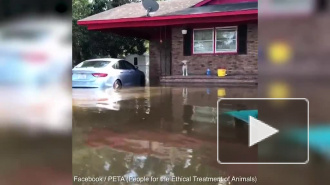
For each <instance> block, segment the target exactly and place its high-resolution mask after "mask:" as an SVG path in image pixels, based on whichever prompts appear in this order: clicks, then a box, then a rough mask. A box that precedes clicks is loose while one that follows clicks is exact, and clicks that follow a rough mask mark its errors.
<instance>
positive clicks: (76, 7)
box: [72, 0, 147, 65]
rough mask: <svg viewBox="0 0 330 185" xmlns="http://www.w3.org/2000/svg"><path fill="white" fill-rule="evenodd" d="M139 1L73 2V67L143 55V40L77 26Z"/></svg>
mask: <svg viewBox="0 0 330 185" xmlns="http://www.w3.org/2000/svg"><path fill="white" fill-rule="evenodd" d="M138 1H139V0H94V1H92V2H90V1H89V0H73V2H72V3H73V4H72V6H73V15H72V16H73V23H72V29H73V30H72V31H73V44H72V49H73V61H74V65H75V64H77V63H79V62H81V61H82V60H86V59H90V58H99V57H113V58H118V57H121V56H125V55H127V54H139V55H141V54H143V53H145V52H146V50H147V49H146V47H145V40H143V39H139V38H128V37H122V36H119V35H116V34H112V33H108V32H101V31H87V29H86V28H85V27H82V26H78V25H77V21H78V20H79V19H82V18H84V17H87V16H89V15H94V14H97V13H100V12H103V11H106V10H109V9H111V8H115V7H117V6H120V5H123V4H125V3H129V2H138Z"/></svg>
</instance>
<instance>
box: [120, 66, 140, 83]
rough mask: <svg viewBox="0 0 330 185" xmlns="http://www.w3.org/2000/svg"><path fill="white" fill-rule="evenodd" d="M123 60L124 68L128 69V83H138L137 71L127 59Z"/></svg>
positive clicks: (138, 75)
mask: <svg viewBox="0 0 330 185" xmlns="http://www.w3.org/2000/svg"><path fill="white" fill-rule="evenodd" d="M123 62H124V64H125V66H126V70H128V71H129V78H130V85H139V84H140V73H139V71H138V70H136V68H135V67H134V66H133V65H132V64H131V63H129V62H128V61H126V60H124V61H123Z"/></svg>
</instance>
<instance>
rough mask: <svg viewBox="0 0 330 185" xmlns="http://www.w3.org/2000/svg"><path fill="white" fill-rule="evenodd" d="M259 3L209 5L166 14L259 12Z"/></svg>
mask: <svg viewBox="0 0 330 185" xmlns="http://www.w3.org/2000/svg"><path fill="white" fill-rule="evenodd" d="M257 9H258V2H244V3H235V4H224V5H209V6H201V7H192V8H187V9H183V10H179V11H176V12H173V13H169V14H166V15H167V16H170V15H192V14H203V13H215V12H232V11H244V10H257Z"/></svg>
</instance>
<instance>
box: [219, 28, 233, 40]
mask: <svg viewBox="0 0 330 185" xmlns="http://www.w3.org/2000/svg"><path fill="white" fill-rule="evenodd" d="M217 39H236V31H235V30H232V31H229V30H217Z"/></svg>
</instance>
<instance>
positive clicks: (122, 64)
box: [119, 60, 126, 70]
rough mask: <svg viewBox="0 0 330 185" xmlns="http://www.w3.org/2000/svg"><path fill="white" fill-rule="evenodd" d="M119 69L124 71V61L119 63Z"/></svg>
mask: <svg viewBox="0 0 330 185" xmlns="http://www.w3.org/2000/svg"><path fill="white" fill-rule="evenodd" d="M119 69H123V70H124V69H126V65H125V63H124V61H122V60H121V61H119Z"/></svg>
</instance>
